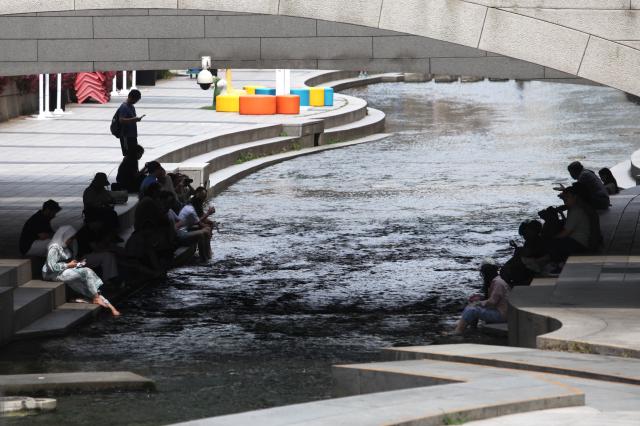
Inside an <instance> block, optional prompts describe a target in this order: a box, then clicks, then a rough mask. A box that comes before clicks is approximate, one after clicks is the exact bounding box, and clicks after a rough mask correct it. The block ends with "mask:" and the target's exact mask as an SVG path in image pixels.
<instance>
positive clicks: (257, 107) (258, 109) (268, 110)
mask: <svg viewBox="0 0 640 426" xmlns="http://www.w3.org/2000/svg"><path fill="white" fill-rule="evenodd" d="M276 110H277V108H276V97H275V96H270V95H258V94H256V95H243V96H240V108H239V111H240V115H273V114H275V113H276Z"/></svg>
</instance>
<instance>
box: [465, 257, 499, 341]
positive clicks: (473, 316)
mask: <svg viewBox="0 0 640 426" xmlns="http://www.w3.org/2000/svg"><path fill="white" fill-rule="evenodd" d="M499 271H500V268H499V267H498V265H496V264H494V263H493V262H483V263H482V265H481V266H480V275H481V276H482V281H483V294H476V295H473V296H471V297H470V298H469V304H468V305H467V306H466V307H465V308H464V311H462V317H461V318H460V320H459V321H458V324H457V325H456V328H455V330H454V331H453V334H455V335H462V334H464V332H465V330H466V329H467V327H469V326H471V327H476V326H477V325H478V321H480V320H482V321H484V322H485V323H487V324H495V323H501V322H506V321H507V307H508V303H507V299H508V296H509V292H510V291H511V288H510V287H509V284H507V283H506V282H505V281H504V280H503V279H502V277H500V274H499Z"/></svg>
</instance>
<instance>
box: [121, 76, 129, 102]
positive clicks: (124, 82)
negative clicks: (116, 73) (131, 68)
mask: <svg viewBox="0 0 640 426" xmlns="http://www.w3.org/2000/svg"><path fill="white" fill-rule="evenodd" d="M127 93H129V91H128V90H127V72H126V71H122V90H121V91H120V94H121V95H123V96H127Z"/></svg>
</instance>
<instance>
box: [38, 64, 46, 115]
mask: <svg viewBox="0 0 640 426" xmlns="http://www.w3.org/2000/svg"><path fill="white" fill-rule="evenodd" d="M38 118H40V119H42V118H45V116H44V76H43V75H42V74H38Z"/></svg>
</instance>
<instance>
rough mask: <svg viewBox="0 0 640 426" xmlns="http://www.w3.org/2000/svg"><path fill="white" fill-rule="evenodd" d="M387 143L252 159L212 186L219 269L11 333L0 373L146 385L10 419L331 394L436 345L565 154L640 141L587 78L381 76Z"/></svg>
mask: <svg viewBox="0 0 640 426" xmlns="http://www.w3.org/2000/svg"><path fill="white" fill-rule="evenodd" d="M349 94H352V95H355V96H359V97H363V98H365V99H367V100H368V101H369V102H370V104H371V105H372V106H373V107H376V108H379V109H382V110H384V111H385V112H386V113H387V114H388V119H387V130H388V131H389V132H393V133H394V135H393V136H390V137H388V138H386V139H384V140H381V141H379V142H375V143H370V144H365V145H360V146H354V147H351V148H348V149H343V150H335V151H329V152H325V153H322V154H318V155H314V156H310V157H303V158H300V159H296V160H292V161H289V162H286V163H282V164H279V165H276V166H274V167H271V168H268V169H265V170H263V171H261V172H258V173H256V174H254V175H252V176H250V177H248V178H246V179H244V180H242V181H241V182H239V183H237V184H236V185H233V186H232V187H231V188H230V189H229V190H228V191H226V192H225V193H223V194H222V195H221V196H220V197H218V198H217V199H216V200H215V203H216V207H217V209H218V214H217V220H218V221H219V223H220V232H219V234H218V235H216V238H215V265H214V266H213V267H193V268H184V269H181V270H178V271H174V272H173V273H171V277H170V280H169V282H168V283H166V284H161V285H159V286H158V287H156V288H149V289H148V290H146V291H145V292H143V293H141V294H138V295H136V296H135V297H134V298H132V299H131V300H129V301H127V302H126V303H124V304H123V305H122V306H121V308H122V311H123V313H124V317H123V318H121V319H118V320H112V319H103V320H101V321H100V322H96V323H94V324H92V325H90V326H87V327H85V328H83V329H81V330H80V331H78V332H77V333H75V334H73V335H71V336H68V337H65V338H61V339H55V340H50V341H43V342H27V343H22V344H16V345H13V346H10V347H8V348H3V349H2V353H1V354H0V373H8V372H13V373H18V372H40V371H48V372H52V371H72V370H106V371H108V370H131V371H135V372H138V373H141V374H143V375H146V376H149V377H151V378H153V379H155V380H156V381H157V384H158V392H157V393H154V394H149V395H146V394H138V393H134V394H129V393H114V394H108V395H80V396H69V397H62V398H60V400H59V409H58V411H57V412H56V413H53V414H46V415H40V416H33V417H30V418H27V419H13V420H10V421H9V424H16V425H23V424H66V425H72V424H83V423H89V422H91V423H92V424H105V425H106V424H109V425H113V424H132V423H135V424H166V423H170V422H175V421H179V420H187V419H193V418H198V417H203V416H213V415H218V414H224V413H230V412H237V411H243V410H248V409H255V408H262V407H267V406H273V405H282V404H287V403H293V402H300V401H308V400H312V399H318V398H325V397H328V396H330V391H331V378H330V365H331V364H334V363H345V362H360V361H370V360H375V359H377V354H378V350H379V348H381V347H384V346H389V345H397V344H428V343H432V342H434V341H438V340H439V334H440V333H441V332H442V331H443V330H446V329H448V328H450V327H451V325H452V323H453V321H454V319H455V316H456V315H457V313H458V312H459V310H460V308H461V303H462V302H461V301H462V300H463V299H464V297H465V296H466V295H467V294H469V293H471V292H473V291H474V290H475V289H477V287H478V282H477V278H478V275H477V272H476V270H477V265H478V262H479V261H480V260H481V259H482V258H483V257H487V256H492V257H496V258H499V259H504V257H505V256H506V255H508V250H507V242H508V240H509V239H511V238H514V237H515V236H516V229H517V226H518V223H519V222H520V221H521V220H522V219H524V218H527V217H534V216H535V212H536V211H537V210H538V209H539V208H541V207H544V206H547V205H549V204H552V203H557V202H558V199H557V198H555V194H554V191H552V190H551V186H552V183H553V182H557V181H566V180H567V174H566V171H565V170H566V169H565V167H566V165H567V164H568V163H569V162H570V161H573V160H575V159H580V160H582V161H583V162H584V163H586V164H587V165H588V166H591V167H593V168H598V167H601V166H612V165H614V164H616V163H618V162H620V161H623V160H625V159H627V158H628V157H629V154H630V153H631V152H632V151H634V150H635V149H637V148H638V147H637V143H636V140H637V138H638V132H637V130H636V129H637V112H638V107H637V106H636V105H633V104H631V103H629V102H627V101H626V100H625V97H624V96H623V95H622V94H621V93H620V92H617V91H614V90H611V89H607V88H599V87H589V86H572V85H554V84H544V83H527V84H516V83H514V82H508V83H488V82H483V83H476V84H457V83H456V84H450V85H444V84H439V85H435V84H433V83H429V84H384V85H376V86H371V87H368V88H364V89H359V90H353V91H351V92H350V93H349Z"/></svg>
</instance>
